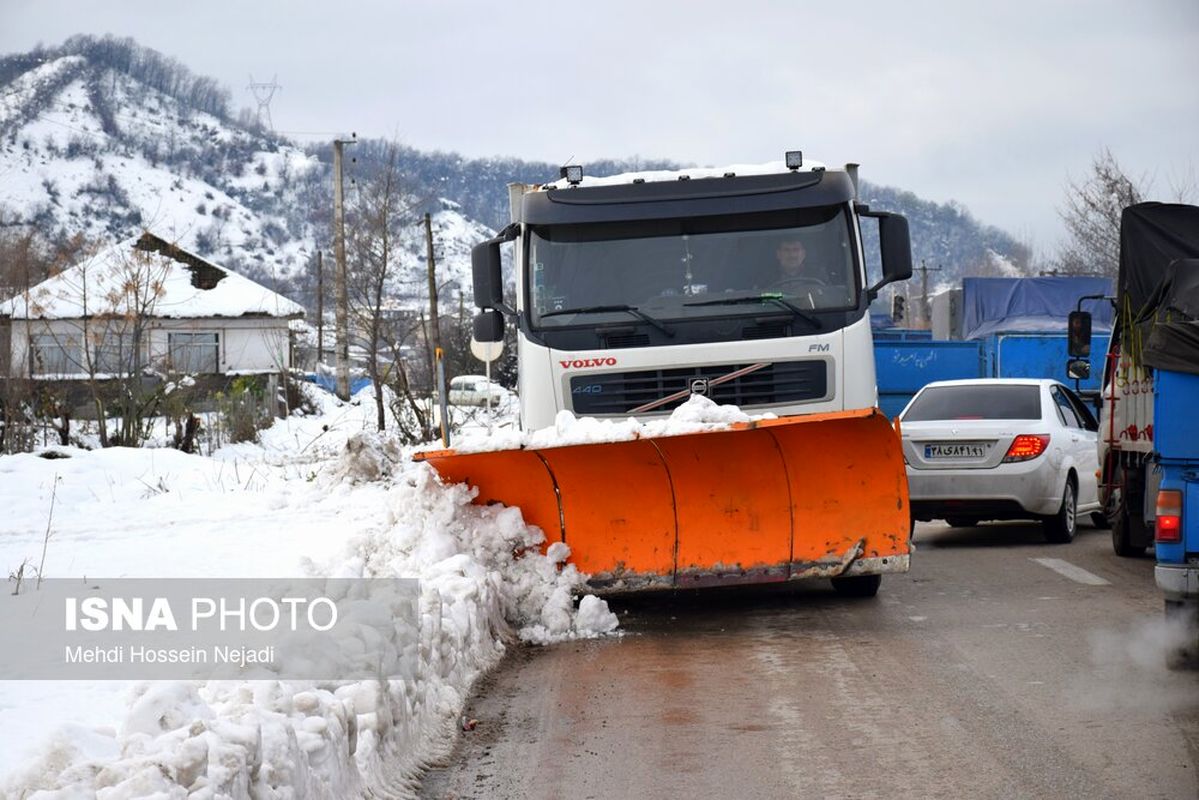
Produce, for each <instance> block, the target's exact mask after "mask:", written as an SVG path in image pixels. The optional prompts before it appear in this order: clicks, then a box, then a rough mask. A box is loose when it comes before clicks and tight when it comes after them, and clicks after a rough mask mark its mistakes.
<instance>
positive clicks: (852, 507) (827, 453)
mask: <svg viewBox="0 0 1199 800" xmlns="http://www.w3.org/2000/svg"><path fill="white" fill-rule="evenodd" d="M417 460H421V461H425V462H427V463H428V464H429V465H430V466H432V467H433V468H434V469H435V470H436V471H437V472H438V473H439V474H440V475H441V478H442V480H443V481H446V482H451V483H457V482H460V483H466V484H468V485H470V486H474V487H477V488H478V495H477V497H476V498H475V502H476V503H480V504H487V503H497V502H498V503H503V504H504V505H508V506H517V507H519V508H520V509H521V512H522V513H523V515H524V518H525V520H526V521H527V522H529V523H532V524H534V525H537V526H539V527H540V528H541V529H542V530H543V531H544V532H545V535H546V539H547V541H549V542H553V541H563V542H566V543H567V544H568V545H570V548H571V560H572V562H573V563H574V564H576V565H577V566H578V568H579V570H581V571H583V572H586V573H588V574H590V575H591V583H592V585H593V586H594V587H595V588H596V589H597V590H600V591H605V590H606V591H611V592H619V591H639V590H643V589H655V588H663V589H666V588H685V587H695V586H711V585H725V584H735V583H769V582H775V581H785V580H792V579H799V578H809V577H835V576H838V575H860V574H873V573H881V572H901V571H905V570H906V569H907V566H908V554H909V550H910V543H909V516H908V489H907V477H906V475H905V472H904V464H903V455H902V452H901V450H900V442H899V436H898V434H897V432H896V431H895V430H894V429H893V428H892V426H891V424H890V422H888V420H887V419H886V417H884V416H883V415H882V413H881V412H879V411H878V410H877V409H867V410H863V411H849V412H839V413H832V414H812V415H805V416H796V417H784V418H781V419H774V420H760V421H756V422H751V423H742V424H737V425H735V426H733V427H732V428H730V429H727V430H720V431H711V432H704V433H694V434H686V435H680V436H663V437H655V438H642V439H635V440H632V441H624V442H610V443H602V444H580V445H566V446H561V447H546V448H526V449H520V450H499V451H493V452H485V453H456V452H454V451H452V450H442V451H435V452H428V453H422V454H419V455H418V456H417Z"/></svg>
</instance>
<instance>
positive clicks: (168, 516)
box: [0, 393, 617, 800]
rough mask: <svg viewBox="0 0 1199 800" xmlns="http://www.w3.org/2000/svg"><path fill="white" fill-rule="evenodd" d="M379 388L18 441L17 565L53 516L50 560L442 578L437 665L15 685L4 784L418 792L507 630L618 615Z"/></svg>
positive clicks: (169, 573) (4, 736)
mask: <svg viewBox="0 0 1199 800" xmlns="http://www.w3.org/2000/svg"><path fill="white" fill-rule="evenodd" d="M359 397H360V398H362V402H361V405H354V404H351V405H341V404H339V403H337V402H336V401H334V400H332V399H331V398H328V397H327V396H326V398H325V399H324V400H323V401H322V404H323V408H322V412H321V413H320V414H318V415H315V416H309V417H292V418H289V419H287V420H281V421H278V422H277V423H276V424H275V425H274V427H272V428H271V429H269V430H267V431H265V432H264V434H263V437H262V442H261V443H260V444H256V445H233V446H229V447H225V448H223V449H221V450H219V451H217V452H216V454H215V455H214V456H213V457H203V456H197V455H187V454H184V453H180V452H177V451H174V450H170V449H142V450H133V449H122V448H114V449H109V450H95V451H85V450H78V449H70V448H53V449H54V450H56V451H59V452H61V453H63V454H65V455H67V456H69V457H67V458H57V459H47V458H43V457H40V456H39V455H19V456H5V457H0V506H2V507H3V509H4V513H3V522H2V523H0V568H2V569H3V570H4V574H6V575H7V574H8V573H9V572H16V571H17V570H18V569H19V568H20V566H21V565H22V564H23V563H24V564H26V567H25V575H26V583H25V586H24V587H23V589H22V592H24V593H28V592H30V591H35V590H34V589H33V588H32V585H31V579H30V573H31V571H32V570H33V569H34V568H36V567H37V566H38V564H39V562H40V560H41V555H42V546H43V538H44V537H45V534H46V530H47V527H48V526H49V528H50V530H51V535H50V539H49V543H48V545H47V548H46V556H45V566H44V572H45V575H46V576H47V577H57V578H67V577H72V578H73V577H83V576H88V577H92V578H99V577H107V578H116V577H172V578H174V577H180V578H183V577H296V576H308V575H317V576H334V577H416V578H419V579H420V582H421V600H420V608H421V634H420V636H421V642H420V648H419V653H420V657H419V664H418V665H417V667H416V668H415V671H414V673H413V674H411V675H405V676H404V677H403V679H402V680H391V681H388V682H385V683H382V684H381V683H379V682H374V681H363V682H345V683H343V684H321V683H306V684H305V683H299V682H285V681H275V682H269V681H257V682H245V683H241V682H209V683H207V684H196V683H187V682H156V683H140V684H135V683H128V682H97V683H91V684H88V683H83V682H49V681H45V682H36V681H7V682H0V797H4V796H13V797H24V796H27V795H28V794H29V793H30V792H32V791H36V790H38V789H42V790H47V792H46V793H43V794H38V795H37V797H39V798H52V797H58V798H66V797H72V798H74V797H93V796H97V795H96V794H95V793H96V792H97V791H98V790H101V789H103V792H102V795H101V796H103V797H104V798H105V800H116V798H133V797H148V796H157V797H164V798H165V797H179V796H191V797H216V796H233V797H248V796H250V794H251V792H253V793H254V795H255V796H280V797H284V796H306V797H346V796H352V795H355V794H359V793H361V792H362V791H363V790H366V789H370V790H372V791H376V792H379V793H382V794H384V795H386V794H388V793H394V794H396V795H399V796H403V795H404V794H406V793H408V792H409V790H410V789H411V786H412V778H413V775H415V774H416V772H417V771H418V770H419V768H420V767H421V765H422V764H424V763H427V762H428V761H429V760H430V759H435V758H437V757H438V756H439V755H441V754H442V753H444V752H445V750H446V749H447V748H448V747H449V746H450V744H451V743H452V741H453V736H454V733H455V731H456V730H457V727H458V724H459V720H458V719H457V715H458V713H459V710H460V708H461V704H462V702H463V700H464V698H465V695H466V692H467V691H468V690H469V688H470V686H471V683H472V682H473V681H474V679H475V678H476V677H477V676H478V675H480V674H481V673H482V672H483V671H485V670H487V669H488V668H489V667H491V666H492V665H493V664H494V663H495V662H496V660H497V659H498V658H499V656H500V655H501V654H502V652H503V651H504V649H505V647H506V646H508V645H509V644H511V643H513V642H515V641H516V640H517V639H518V638H523V639H525V640H528V641H533V642H552V641H557V640H562V639H566V638H573V637H578V636H594V635H600V634H603V633H607V632H610V631H612V630H614V629H615V628H616V625H617V620H616V618H615V616H614V615H612V614H611V613H610V612H609V611H608V609H607V605H606V604H605V603H603V602H602V601H600V600H598V599H596V598H594V597H584V598H583V600H582V602H580V603H579V605H578V607H577V608H576V607H575V603H574V600H575V597H576V596H577V595H578V594H580V593H581V592H580V589H581V586H582V577H581V576H580V575H579V574H578V573H577V571H576V570H575V569H574V567H573V566H570V565H567V566H565V567H563V566H562V562H563V561H564V560H565V559H566V557H567V556H568V550H567V549H566V547H565V545H562V544H555V545H553V546H551V547H550V548H549V549H548V552H547V553H546V554H544V555H543V554H542V553H541V552H540V550H539V548H538V545H539V544H540V543H541V542H542V540H543V537H542V534H541V532H540V531H539V530H538V529H536V528H531V527H529V526H526V525H525V524H524V522H523V520H522V518H521V516H520V513H519V511H518V510H516V509H503V508H498V507H486V508H484V507H477V506H472V505H470V504H469V501H470V495H469V492H468V490H467V489H465V488H464V487H460V486H452V487H445V486H442V485H441V484H440V482H439V481H438V480H437V478H436V477H435V475H434V473H433V472H432V471H431V470H430V469H429V468H428V467H426V466H424V465H418V464H413V463H412V462H411V461H410V460H408V458H407V457H406V455H405V454H404V453H403V452H401V450H400V448H398V447H396V446H394V445H393V444H389V443H388V442H386V441H384V440H380V439H379V438H378V437H376V436H374V435H373V434H370V433H368V432H367V431H369V430H370V428H371V427H372V423H371V420H372V419H373V413H374V411H373V405H372V404H371V403H370V402H369V400H368V399H367V397H368V395H367V394H363V393H360V394H359ZM576 433H577V432H576ZM347 445H348V446H347ZM52 497H53V514H52V516H51V501H52ZM12 589H13V583H12V582H10V583H9V584H8V589H7V591H5V592H4V593H3V595H0V613H4V610H3V605H4V603H5V602H6V601H7V602H9V603H15V602H17V601H14V600H12V599H11V595H10V593H11V591H12ZM13 607H15V606H10V608H13ZM4 646H5V647H11V646H14V643H11V642H10V643H4ZM351 753H352V755H351Z"/></svg>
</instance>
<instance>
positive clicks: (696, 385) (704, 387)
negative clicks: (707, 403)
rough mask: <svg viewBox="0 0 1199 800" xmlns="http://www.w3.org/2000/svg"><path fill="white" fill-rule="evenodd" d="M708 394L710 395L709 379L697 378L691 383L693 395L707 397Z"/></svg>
mask: <svg viewBox="0 0 1199 800" xmlns="http://www.w3.org/2000/svg"><path fill="white" fill-rule="evenodd" d="M707 393H708V379H707V378H695V379H694V380H692V381H691V394H698V395H700V396H704V395H707Z"/></svg>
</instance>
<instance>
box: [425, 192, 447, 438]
mask: <svg viewBox="0 0 1199 800" xmlns="http://www.w3.org/2000/svg"><path fill="white" fill-rule="evenodd" d="M425 251H426V253H427V254H428V263H429V335H430V337H431V338H432V340H433V341H432V343H431V344H432V345H433V367H434V380H436V381H437V396H438V398H439V402H438V405H439V406H440V408H441V444H442V445H443V446H444V447H449V446H450V421H449V412H448V405H447V400H448V398H447V397H446V395H447V394H448V393H447V392H446V386H445V360H444V359H443V358H442V355H443V354H442V351H441V325H440V323H439V322H438V319H437V263H436V262H435V261H434V260H433V220H432V218H431V217H430V216H429V214H428V213H427V212H426V213H425Z"/></svg>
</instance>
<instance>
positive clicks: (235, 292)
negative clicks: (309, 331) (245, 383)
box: [0, 232, 304, 319]
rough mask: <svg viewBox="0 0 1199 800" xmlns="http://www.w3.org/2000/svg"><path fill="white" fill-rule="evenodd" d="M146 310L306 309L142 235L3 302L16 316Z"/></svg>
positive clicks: (260, 312)
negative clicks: (27, 293) (27, 295)
mask: <svg viewBox="0 0 1199 800" xmlns="http://www.w3.org/2000/svg"><path fill="white" fill-rule="evenodd" d="M130 313H144V314H145V315H146V316H150V317H157V318H166V319H193V318H208V317H246V316H250V317H287V318H294V317H300V316H303V314H304V308H303V307H302V306H301V305H299V304H298V303H293V302H292V301H291V300H288V299H287V298H286V297H283V296H282V295H280V294H277V293H275V292H272V291H271V290H270V289H267V288H266V287H265V286H262V285H260V284H258V283H255V282H254V281H252V280H250V279H249V278H244V277H242V276H241V275H238V274H237V273H235V272H231V271H230V270H228V269H225V268H224V267H221V266H218V265H216V264H213V263H211V262H209V261H206V260H204V259H202V258H200V257H199V256H197V255H195V254H194V253H190V252H188V251H186V250H184V249H182V248H181V247H178V246H177V245H174V244H171V243H170V242H168V241H166V240H165V239H162V238H160V237H158V236H155V235H154V234H152V233H149V232H147V233H144V234H142V235H141V237H140V238H138V239H132V240H128V241H125V242H122V243H121V244H119V245H117V246H116V247H113V248H110V249H108V250H105V251H102V252H100V253H98V254H97V255H95V256H93V257H91V258H88V259H86V260H85V261H82V262H80V263H79V264H76V265H74V266H72V267H69V268H68V269H65V270H63V271H62V272H60V273H59V274H57V275H55V276H54V277H52V278H50V279H49V280H46V281H43V282H42V283H39V284H38V285H37V286H34V287H33V288H32V289H31V290H30V292H29V297H28V307H27V306H26V298H25V296H24V295H19V296H17V297H14V298H13V299H11V300H8V301H7V302H4V303H0V316H10V317H12V318H14V319H80V318H83V317H95V316H106V315H112V314H116V315H121V316H125V315H128V314H130Z"/></svg>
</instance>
